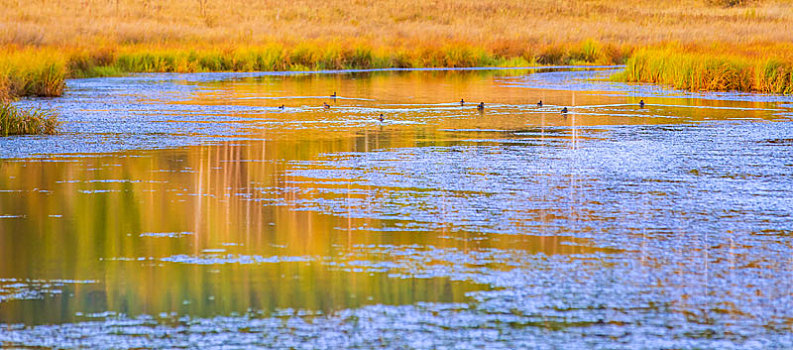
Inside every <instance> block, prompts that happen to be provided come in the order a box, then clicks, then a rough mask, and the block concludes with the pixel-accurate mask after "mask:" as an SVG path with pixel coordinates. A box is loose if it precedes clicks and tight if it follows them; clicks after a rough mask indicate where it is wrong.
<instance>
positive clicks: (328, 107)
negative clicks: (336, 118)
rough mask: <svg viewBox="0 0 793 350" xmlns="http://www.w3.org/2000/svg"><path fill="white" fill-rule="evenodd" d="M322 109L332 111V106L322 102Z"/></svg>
mask: <svg viewBox="0 0 793 350" xmlns="http://www.w3.org/2000/svg"><path fill="white" fill-rule="evenodd" d="M322 108H325V109H330V105H329V104H328V103H327V102H322Z"/></svg>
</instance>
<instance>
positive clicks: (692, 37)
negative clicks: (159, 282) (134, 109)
mask: <svg viewBox="0 0 793 350" xmlns="http://www.w3.org/2000/svg"><path fill="white" fill-rule="evenodd" d="M0 8H3V11H0V51H2V54H1V55H0V98H2V97H3V96H2V95H5V97H6V98H7V97H14V96H31V95H39V96H57V95H58V94H60V93H61V92H62V91H63V79H64V78H66V77H91V76H107V75H121V74H125V73H130V72H206V71H253V70H304V69H345V68H383V67H469V66H519V65H527V64H613V63H623V62H624V61H625V58H626V57H627V56H628V55H630V54H631V53H632V52H633V50H634V48H642V47H657V46H658V45H662V44H663V43H668V42H678V43H681V44H682V45H700V46H701V45H702V44H703V43H711V42H717V43H722V44H725V45H731V47H738V46H740V45H745V44H748V43H757V42H771V43H779V42H793V31H790V30H789V29H790V28H791V26H793V2H791V0H752V1H736V0H729V1H728V0H680V1H674V2H658V1H651V0H629V1H619V2H618V1H609V0H561V1H560V0H537V1H524V0H481V1H475V2H474V1H463V0H433V1H402V0H381V1H371V0H326V1H321V2H317V1H308V0H250V1H242V0H230V1H221V0H198V1H195V0H173V1H165V2H163V1H160V2H157V1H139V0H113V1H99V0H59V1H58V2H57V3H49V2H42V1H19V0H0ZM714 53H715V54H720V53H721V51H719V50H715V51H712V52H703V55H708V54H709V55H712V54H714ZM739 56H740V55H739ZM636 59H637V60H638V59H640V58H639V56H637V57H636Z"/></svg>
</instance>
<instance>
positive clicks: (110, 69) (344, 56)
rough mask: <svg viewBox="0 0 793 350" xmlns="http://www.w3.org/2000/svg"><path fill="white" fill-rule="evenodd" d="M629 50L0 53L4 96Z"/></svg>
mask: <svg viewBox="0 0 793 350" xmlns="http://www.w3.org/2000/svg"><path fill="white" fill-rule="evenodd" d="M628 52H629V48H627V47H626V46H616V45H611V44H601V43H598V42H596V41H593V40H586V41H583V42H580V43H570V44H566V45H564V46H551V45H548V46H543V47H539V46H538V47H536V48H529V47H526V48H524V50H523V51H521V52H518V53H516V55H503V54H499V53H497V52H495V51H494V50H492V49H491V48H485V47H482V46H477V45H475V44H473V43H467V42H449V43H443V44H438V45H430V44H415V45H400V46H397V47H391V46H384V45H372V44H370V43H368V42H366V41H362V40H345V41H330V42H326V41H319V40H305V41H301V42H298V43H278V42H273V43H267V44H262V45H208V44H200V43H199V44H195V45H166V44H162V45H153V44H138V45H103V46H98V47H94V48H82V47H59V48H57V49H56V48H49V47H45V48H22V49H19V48H13V47H12V48H6V49H5V51H4V54H3V55H2V56H0V94H2V95H5V97H7V98H8V97H18V96H59V95H60V94H61V93H62V92H63V88H64V83H63V81H64V79H65V78H70V77H73V78H84V77H97V76H114V75H122V74H126V73H143V72H179V73H191V72H220V71H237V72H246V71H288V70H319V69H360V68H363V69H365V68H391V67H396V68H424V67H475V66H527V65H538V64H545V65H549V64H614V63H620V62H622V61H624V59H625V57H626V56H627V53H628Z"/></svg>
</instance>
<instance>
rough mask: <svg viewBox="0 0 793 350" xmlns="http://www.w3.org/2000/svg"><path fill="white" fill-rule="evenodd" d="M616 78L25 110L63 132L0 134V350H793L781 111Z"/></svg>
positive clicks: (118, 82)
mask: <svg viewBox="0 0 793 350" xmlns="http://www.w3.org/2000/svg"><path fill="white" fill-rule="evenodd" d="M617 69H619V67H592V68H586V69H582V68H574V67H551V68H542V69H460V70H455V69H438V70H434V69H427V70H374V71H331V72H307V73H247V74H232V73H215V74H182V75H180V74H153V75H135V76H131V77H124V78H100V79H84V80H71V81H69V82H68V90H67V94H66V95H65V96H64V97H61V98H57V99H32V100H25V101H21V102H20V104H22V105H26V106H37V107H44V108H52V109H55V110H58V111H59V112H60V114H61V120H62V121H63V125H62V133H61V134H59V135H55V136H15V137H8V138H3V139H2V140H0V158H2V159H0V174H2V176H0V344H2V345H3V346H10V347H58V348H64V347H67V348H68V347H107V346H109V345H108V344H112V346H113V347H117V348H141V347H145V348H174V347H197V346H201V347H209V346H221V345H225V346H231V347H235V348H239V347H255V346H261V347H290V348H312V349H315V348H356V347H358V348H371V347H387V348H406V347H407V348H451V347H455V348H482V347H488V348H509V349H514V348H559V347H569V346H571V344H572V345H577V346H579V347H588V348H609V349H613V348H637V347H644V348H733V347H734V348H774V347H778V348H790V347H793V332H791V328H792V327H793V244H791V235H793V221H792V220H791V217H793V195H792V194H793V123H791V122H792V121H793V104H792V103H793V98H787V97H782V96H773V95H759V94H740V93H708V94H705V93H684V92H681V91H675V90H670V89H664V88H660V87H657V86H652V85H640V84H621V83H614V82H610V81H608V77H609V76H610V75H611V74H613V73H614V72H615V71H616V70H617ZM334 92H335V93H336V94H337V97H335V98H332V97H331V96H330V95H331V94H333V93H334ZM460 99H464V100H465V101H466V103H465V104H463V105H461V103H460ZM540 100H542V101H543V106H537V102H538V101H540ZM640 100H644V102H646V105H645V106H644V107H640V106H639V101H640ZM479 102H484V103H485V109H484V110H478V109H477V107H476V105H477V104H478V103H479ZM323 103H327V104H329V106H330V108H324V107H323ZM281 105H283V108H280V106H281ZM563 107H568V108H569V113H567V114H562V113H560V110H561V109H562V108H563ZM380 114H383V116H384V120H383V121H380V120H378V116H379V115H380Z"/></svg>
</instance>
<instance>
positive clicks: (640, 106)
mask: <svg viewBox="0 0 793 350" xmlns="http://www.w3.org/2000/svg"><path fill="white" fill-rule="evenodd" d="M639 108H644V100H639Z"/></svg>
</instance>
